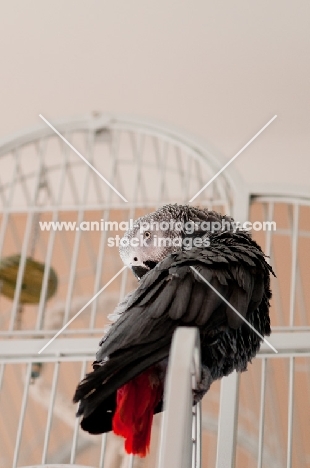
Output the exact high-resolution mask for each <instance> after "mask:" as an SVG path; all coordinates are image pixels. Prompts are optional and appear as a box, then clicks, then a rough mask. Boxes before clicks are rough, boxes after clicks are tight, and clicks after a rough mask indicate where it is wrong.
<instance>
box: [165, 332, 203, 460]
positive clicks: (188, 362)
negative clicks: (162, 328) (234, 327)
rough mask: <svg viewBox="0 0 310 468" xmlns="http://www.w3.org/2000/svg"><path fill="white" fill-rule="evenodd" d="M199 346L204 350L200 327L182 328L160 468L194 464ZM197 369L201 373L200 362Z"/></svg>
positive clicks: (176, 340) (174, 353) (169, 383)
mask: <svg viewBox="0 0 310 468" xmlns="http://www.w3.org/2000/svg"><path fill="white" fill-rule="evenodd" d="M195 349H200V344H199V335H198V331H197V329H196V328H187V327H180V328H178V329H177V330H176V332H175V334H174V336H173V340H172V345H171V351H170V357H169V364H168V371H167V376H166V383H165V395H164V409H165V411H164V414H163V420H162V430H161V440H160V451H159V459H158V465H157V466H158V468H189V467H190V465H191V461H192V445H193V444H192V437H191V436H192V398H193V397H192V372H193V366H195V364H194V350H195ZM199 357H200V351H199V355H198V358H199ZM195 372H196V369H195ZM197 372H198V374H199V375H200V362H199V370H198V371H197ZM196 384H197V382H196Z"/></svg>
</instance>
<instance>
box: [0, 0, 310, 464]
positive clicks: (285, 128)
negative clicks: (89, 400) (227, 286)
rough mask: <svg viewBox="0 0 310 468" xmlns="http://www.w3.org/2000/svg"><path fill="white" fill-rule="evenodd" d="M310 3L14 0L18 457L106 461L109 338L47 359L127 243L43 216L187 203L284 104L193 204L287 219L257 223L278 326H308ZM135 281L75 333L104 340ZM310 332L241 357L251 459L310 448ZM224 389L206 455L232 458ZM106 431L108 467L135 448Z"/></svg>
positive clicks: (4, 261) (11, 144) (5, 341)
mask: <svg viewBox="0 0 310 468" xmlns="http://www.w3.org/2000/svg"><path fill="white" fill-rule="evenodd" d="M309 19H310V5H309V2H307V1H306V0H302V1H298V2H297V3H296V2H295V3H294V4H293V3H292V2H289V1H284V2H283V1H280V0H275V1H274V2H272V3H271V2H267V1H261V2H259V3H258V2H257V3H255V4H249V2H246V1H240V0H238V1H237V2H233V3H228V2H223V1H219V2H205V1H204V2H203V1H200V0H197V1H196V0H195V1H194V2H191V3H189V2H184V1H179V2H177V1H172V0H168V1H166V2H164V1H162V0H157V1H156V2H155V1H152V0H150V1H148V2H143V1H142V0H136V1H133V2H125V1H115V2H107V1H102V2H97V1H93V0H90V1H88V2H84V1H81V0H74V1H73V0H67V1H66V2H61V1H58V0H56V1H53V2H39V1H34V0H28V2H23V1H21V0H19V1H15V2H11V3H7V4H6V5H5V6H4V5H2V15H1V20H0V21H1V28H0V37H1V41H0V50H1V65H2V66H1V74H0V93H1V101H0V102H1V113H0V119H1V120H0V122H1V125H0V195H1V200H0V203H1V228H0V249H1V263H0V280H1V295H0V338H1V341H2V344H1V343H0V349H1V353H0V354H2V358H1V364H0V366H1V367H0V387H1V384H2V387H1V392H0V410H1V419H0V467H1V468H2V467H3V468H9V467H11V466H13V467H14V468H15V467H23V466H27V465H31V464H32V465H33V464H39V463H41V462H42V463H48V462H49V463H69V462H70V463H73V462H78V463H80V464H84V465H89V466H93V467H97V466H103V458H104V449H105V444H106V439H105V438H102V437H98V436H95V437H93V436H87V435H85V434H81V433H79V431H78V426H77V422H76V420H75V417H74V411H75V408H74V407H73V405H72V404H71V397H72V393H73V391H74V388H75V386H76V383H77V382H78V381H79V379H80V377H81V375H83V374H84V373H85V371H86V370H87V369H89V368H90V363H91V361H92V357H91V356H92V354H94V353H95V351H96V346H95V347H94V349H90V348H89V347H88V348H85V349H80V353H78V352H71V351H70V352H69V351H68V349H67V342H63V344H62V345H61V346H63V347H64V348H63V349H65V350H66V352H64V355H63V356H64V357H63V358H60V357H59V355H58V357H57V344H56V342H55V343H54V345H55V347H54V348H53V351H51V353H50V354H49V355H48V356H47V357H46V358H45V362H43V361H44V359H43V358H42V362H38V361H37V360H35V359H34V357H35V356H36V353H37V350H35V348H34V347H33V342H34V340H35V339H38V340H40V339H41V340H43V339H45V341H44V342H46V341H47V339H48V338H50V337H52V336H53V334H54V333H55V332H56V331H57V330H58V329H59V328H61V326H62V325H63V324H65V323H66V322H67V321H68V319H69V318H71V317H72V316H73V315H74V314H75V313H76V312H77V311H78V310H79V309H80V308H81V307H82V306H83V305H84V304H85V303H86V302H87V301H88V300H89V299H90V298H91V297H92V295H93V294H94V293H96V292H97V291H98V290H99V289H100V288H101V287H103V285H104V284H106V282H107V281H109V279H110V278H111V277H112V276H113V275H114V274H116V273H117V272H118V271H119V269H120V268H121V266H122V265H121V261H120V259H119V257H118V252H117V249H116V248H114V249H111V248H107V233H104V232H96V231H95V232H94V231H92V232H81V231H78V232H59V231H58V232H53V231H50V232H42V231H40V229H38V223H39V221H50V220H54V221H55V220H60V221H61V220H64V221H77V222H80V221H84V220H86V221H87V220H88V221H98V220H100V219H102V218H103V219H105V220H127V219H128V218H135V217H137V216H140V215H141V214H143V213H146V212H149V211H151V210H153V209H156V208H157V207H159V206H160V205H162V204H163V203H167V202H168V203H174V202H179V203H187V202H188V200H189V199H190V198H191V197H193V196H194V195H195V194H196V193H197V191H198V190H199V189H200V188H201V187H202V186H203V185H204V184H205V183H207V182H208V180H209V179H210V178H211V177H212V176H213V175H214V174H215V173H216V172H217V171H218V170H219V169H220V168H221V167H222V166H223V165H224V164H225V163H226V162H227V161H228V160H229V159H230V158H231V157H233V156H234V155H235V154H236V153H237V152H238V151H239V150H240V149H241V148H242V147H243V146H244V145H245V144H246V143H247V142H248V141H249V139H250V138H252V137H253V136H254V134H255V133H256V132H258V131H259V130H260V129H261V128H262V127H263V126H264V125H265V124H266V123H267V122H268V121H269V120H270V119H271V118H272V117H273V116H274V115H277V118H276V119H275V120H274V121H273V122H272V123H271V125H270V126H269V127H268V128H267V129H266V130H265V131H264V132H263V133H262V134H261V135H260V136H259V137H258V138H257V140H255V141H254V142H253V143H252V144H251V145H250V146H249V147H248V148H247V149H246V150H245V151H244V152H243V153H242V154H240V156H239V157H238V158H237V159H236V160H235V161H234V162H233V163H232V165H231V166H230V167H229V168H228V169H227V170H225V171H224V172H223V173H222V174H221V176H219V177H218V178H217V179H216V181H214V182H213V184H211V185H210V186H209V187H208V188H207V189H206V190H205V191H204V192H203V193H202V194H201V195H200V196H199V197H197V199H196V200H195V201H194V202H193V203H192V204H193V205H200V206H207V207H209V208H212V209H216V210H218V211H221V212H223V213H225V214H232V215H234V216H235V217H236V219H238V220H240V221H243V220H245V219H250V220H251V221H256V220H258V221H263V220H275V221H276V223H277V231H276V232H275V233H263V232H257V233H254V236H255V238H256V239H257V240H258V241H259V243H260V244H261V245H262V247H263V248H264V250H265V251H266V253H267V254H269V255H270V261H271V263H272V265H273V267H274V269H275V271H276V274H277V279H276V280H273V283H272V286H273V290H274V295H273V301H272V309H271V317H272V324H273V326H274V333H279V334H281V333H291V334H292V336H293V334H295V333H304V334H307V333H309V330H310V295H309V284H310V274H309V262H310V186H309V174H310V157H309V154H310V136H309V135H310V132H309V130H310V118H309V113H310V112H309V110H310V92H309V77H310V61H309V53H310V35H309V31H308V30H309ZM39 114H42V115H43V116H44V117H45V118H46V119H48V120H49V121H50V122H52V123H53V125H55V127H56V128H57V129H58V130H59V131H60V132H61V133H62V134H63V135H65V136H66V138H67V139H68V140H69V141H70V142H71V143H72V144H73V145H74V146H75V147H76V148H77V149H78V150H79V151H80V152H81V154H83V155H84V156H85V157H86V158H87V159H88V160H89V161H90V162H91V163H92V164H94V166H95V167H96V168H97V169H98V170H99V171H100V172H101V173H102V174H103V175H104V176H105V177H106V178H107V179H108V180H109V181H110V182H111V183H113V184H114V185H115V186H116V188H117V189H118V190H119V191H120V192H121V193H122V194H123V195H124V196H125V197H126V198H127V199H128V201H129V203H128V204H125V203H124V202H123V201H122V200H121V199H120V198H119V197H118V196H117V195H116V194H115V193H114V192H112V191H111V190H110V189H109V188H108V187H107V186H106V185H105V184H104V182H103V181H102V180H101V179H100V178H98V176H97V175H96V174H95V173H93V172H92V171H91V169H89V168H88V166H86V164H85V163H84V162H83V161H81V159H80V158H79V157H78V156H77V155H76V154H75V153H74V152H73V151H72V150H70V149H69V148H68V146H67V145H66V144H65V143H64V142H63V141H61V139H60V138H59V137H58V136H57V135H55V133H54V132H53V131H52V130H51V129H50V128H49V127H48V126H47V125H46V124H45V123H44V122H42V120H41V119H40V118H39ZM115 234H117V233H116V232H115V233H113V235H115ZM119 234H121V233H119ZM29 278H30V280H29ZM42 284H43V286H42ZM30 286H32V288H31V287H30ZM134 287H136V283H135V279H133V278H131V277H130V275H129V274H128V275H127V273H126V272H124V274H123V275H122V276H121V277H119V278H118V279H117V280H115V282H113V283H112V284H111V286H109V288H107V289H106V291H104V293H102V295H101V296H100V297H99V298H98V300H96V301H94V303H93V304H92V305H91V306H90V307H88V308H87V309H86V310H85V311H84V312H83V314H82V315H81V316H80V317H79V318H78V319H77V320H76V321H74V322H73V324H72V325H71V326H70V327H69V328H68V329H67V330H66V332H65V333H64V335H63V337H64V339H65V340H66V339H75V340H77V341H76V343H79V341H78V340H80V339H87V338H94V340H95V343H97V341H99V337H100V336H101V335H102V333H103V328H104V325H105V324H106V322H107V318H106V317H107V315H108V313H110V312H111V311H113V309H114V307H115V305H116V304H117V302H118V300H119V298H120V297H122V296H123V295H124V293H125V292H126V291H129V290H131V289H132V288H134ZM281 336H282V338H281ZM281 336H280V338H281V339H282V340H284V339H287V337H288V335H287V334H286V335H281ZM295 336H296V335H295ZM304 336H309V335H303V337H304ZM17 340H18V341H17ZM22 340H27V342H25V341H22ZM83 343H84V344H85V341H83ZM288 344H289V343H288ZM59 346H60V345H59ZM309 348H310V340H309V346H308V348H306V349H303V350H301V349H299V350H296V349H295V350H293V351H292V350H290V352H288V351H285V352H283V353H282V355H281V356H280V357H279V358H276V359H271V358H270V356H266V355H264V354H262V355H261V356H260V357H258V358H257V359H255V360H254V361H253V364H252V365H251V366H249V372H247V373H245V374H243V375H242V377H241V379H240V387H239V395H240V400H239V411H238V417H237V422H238V425H237V429H236V431H237V432H236V435H237V451H236V457H237V458H236V459H237V465H236V466H242V467H249V468H250V467H256V466H258V467H261V466H270V465H271V464H272V466H275V467H282V466H293V467H296V468H300V467H301V468H303V467H309V466H310V451H309V446H308V442H307V441H308V440H309V437H310V407H309V398H308V395H309V391H310V358H309V353H310V349H309ZM59 349H60V348H59ZM296 353H297V354H296ZM58 354H59V352H58ZM219 391H220V383H219V382H217V383H215V384H214V385H213V386H212V389H211V390H210V392H209V394H208V395H207V396H206V397H205V399H204V404H203V429H204V433H203V466H204V467H213V466H215V463H216V441H217V431H218V417H219ZM158 427H159V421H157V422H156V424H155V429H154V438H153V447H154V449H153V450H152V453H151V456H150V457H148V458H147V460H146V461H145V463H144V464H143V463H141V461H140V460H136V461H134V466H135V467H140V466H145V467H153V466H155V459H156V445H157V433H158ZM60 434H61V436H60ZM106 450H107V452H106V455H105V459H106V464H105V465H104V466H105V468H114V467H115V468H116V467H118V466H122V468H125V467H127V466H130V465H129V464H130V463H132V461H130V460H128V459H127V458H124V457H123V454H122V444H121V443H119V440H118V439H113V437H110V436H109V437H108V440H107V446H106ZM109 457H110V458H109ZM121 464H122V465H121Z"/></svg>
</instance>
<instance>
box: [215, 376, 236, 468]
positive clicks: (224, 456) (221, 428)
mask: <svg viewBox="0 0 310 468" xmlns="http://www.w3.org/2000/svg"><path fill="white" fill-rule="evenodd" d="M238 395H239V375H238V374H237V372H236V371H234V372H233V373H232V374H230V375H229V376H228V377H224V378H223V379H222V381H221V393H220V414H219V422H218V437H217V454H216V468H234V466H235V451H236V436H237V420H238Z"/></svg>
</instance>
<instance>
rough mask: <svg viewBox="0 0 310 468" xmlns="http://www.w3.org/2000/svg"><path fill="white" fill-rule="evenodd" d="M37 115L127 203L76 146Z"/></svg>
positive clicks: (40, 115)
mask: <svg viewBox="0 0 310 468" xmlns="http://www.w3.org/2000/svg"><path fill="white" fill-rule="evenodd" d="M39 117H41V119H42V120H44V122H45V123H46V124H47V125H48V126H49V127H50V128H51V129H52V130H54V132H55V133H56V134H57V135H58V136H59V137H60V138H61V139H62V140H63V141H64V142H65V143H67V145H68V146H70V148H71V149H72V150H73V151H74V152H75V153H76V154H77V155H78V156H79V157H80V158H81V159H82V160H83V161H84V162H85V163H86V164H87V165H88V166H89V167H91V168H92V170H93V171H94V172H96V174H97V175H98V176H99V177H100V178H101V179H102V180H103V181H104V182H105V183H106V184H107V185H108V186H109V187H110V188H111V189H112V190H114V192H115V193H117V195H118V196H119V197H121V199H122V200H124V202H126V203H128V200H126V198H125V197H123V195H122V194H121V193H119V191H118V190H116V188H115V187H113V185H112V184H110V182H109V181H108V180H107V179H106V178H105V177H103V175H102V174H101V173H100V172H99V171H97V169H96V168H95V167H94V166H93V165H92V164H91V163H90V162H89V161H87V159H86V158H84V156H83V155H82V154H81V153H80V152H79V151H78V150H77V149H76V148H74V146H73V145H71V143H70V142H69V141H68V140H67V139H66V138H65V137H64V136H63V135H62V134H61V133H59V131H58V130H56V128H55V127H53V125H52V124H51V123H50V122H49V121H48V120H46V118H45V117H43V115H42V114H39Z"/></svg>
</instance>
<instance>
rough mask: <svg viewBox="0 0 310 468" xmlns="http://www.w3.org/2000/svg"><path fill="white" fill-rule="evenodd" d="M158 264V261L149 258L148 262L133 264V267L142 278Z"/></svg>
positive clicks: (134, 271)
mask: <svg viewBox="0 0 310 468" xmlns="http://www.w3.org/2000/svg"><path fill="white" fill-rule="evenodd" d="M156 265H157V262H152V261H150V260H147V261H146V262H143V265H141V264H140V265H136V266H134V265H131V269H132V271H133V273H134V275H135V276H136V277H137V278H138V280H140V279H141V278H142V276H144V275H145V274H146V273H147V272H148V271H150V270H152V269H153V268H154V267H155V266H156Z"/></svg>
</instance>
